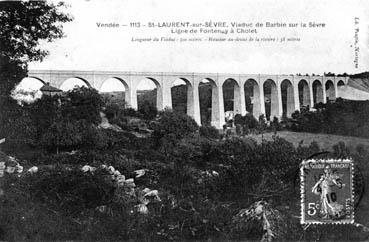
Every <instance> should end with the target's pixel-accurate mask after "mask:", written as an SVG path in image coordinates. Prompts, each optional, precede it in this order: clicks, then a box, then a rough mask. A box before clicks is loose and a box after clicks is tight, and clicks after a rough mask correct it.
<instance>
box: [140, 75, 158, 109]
mask: <svg viewBox="0 0 369 242" xmlns="http://www.w3.org/2000/svg"><path fill="white" fill-rule="evenodd" d="M161 92H162V88H161V86H160V84H159V82H158V81H157V80H155V79H154V78H152V77H146V78H143V79H142V80H140V81H139V82H138V84H137V88H136V96H137V109H138V110H140V111H142V112H147V111H148V110H146V109H148V108H150V106H151V107H155V108H156V109H160V108H159V107H160V105H161V104H162V100H161V98H160V97H161V95H160V94H161Z"/></svg>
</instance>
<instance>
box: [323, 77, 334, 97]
mask: <svg viewBox="0 0 369 242" xmlns="http://www.w3.org/2000/svg"><path fill="white" fill-rule="evenodd" d="M325 92H326V95H327V96H326V97H327V101H332V100H335V99H336V90H335V88H334V83H333V81H332V80H327V81H326V82H325Z"/></svg>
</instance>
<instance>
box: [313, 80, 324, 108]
mask: <svg viewBox="0 0 369 242" xmlns="http://www.w3.org/2000/svg"><path fill="white" fill-rule="evenodd" d="M312 85H313V98H314V105H315V104H317V103H322V102H323V101H324V100H323V86H322V83H321V82H320V81H319V80H315V81H314V82H313V84H312Z"/></svg>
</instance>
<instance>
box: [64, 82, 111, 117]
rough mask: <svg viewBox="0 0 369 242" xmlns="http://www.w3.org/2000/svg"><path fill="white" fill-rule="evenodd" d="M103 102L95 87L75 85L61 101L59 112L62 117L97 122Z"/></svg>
mask: <svg viewBox="0 0 369 242" xmlns="http://www.w3.org/2000/svg"><path fill="white" fill-rule="evenodd" d="M103 104H104V102H103V99H102V97H101V96H100V94H99V93H98V92H97V90H96V89H94V88H87V87H84V86H82V87H76V88H74V89H72V90H70V91H68V93H67V96H66V98H65V99H64V100H63V101H62V110H61V113H62V116H63V117H64V118H68V119H73V120H81V119H84V120H86V121H88V123H92V124H99V123H100V122H101V117H100V112H101V111H102V107H103Z"/></svg>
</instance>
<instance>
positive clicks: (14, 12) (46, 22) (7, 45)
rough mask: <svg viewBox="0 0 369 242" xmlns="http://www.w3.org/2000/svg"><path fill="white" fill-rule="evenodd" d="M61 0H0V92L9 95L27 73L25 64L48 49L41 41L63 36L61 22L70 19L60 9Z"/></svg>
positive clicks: (36, 58) (37, 59)
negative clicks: (54, 1)
mask: <svg viewBox="0 0 369 242" xmlns="http://www.w3.org/2000/svg"><path fill="white" fill-rule="evenodd" d="M64 7H65V4H64V3H58V4H54V3H50V2H48V1H27V2H26V1H5V2H0V26H1V28H0V70H1V71H0V73H1V74H0V80H1V82H0V92H1V93H0V94H1V95H9V93H10V91H11V90H12V89H13V88H14V86H15V85H16V84H17V83H18V82H20V81H21V80H22V78H23V77H24V76H25V75H26V73H27V63H28V62H30V61H41V60H42V59H43V58H44V57H45V56H46V55H47V54H48V52H47V51H46V50H42V49H40V48H39V47H38V46H39V43H40V41H42V40H46V41H49V42H50V41H53V40H55V39H58V38H61V37H63V31H62V25H61V24H62V23H65V22H69V21H71V20H72V18H71V17H70V16H69V15H67V14H64V13H63V12H62V11H61V9H62V8H64Z"/></svg>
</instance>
